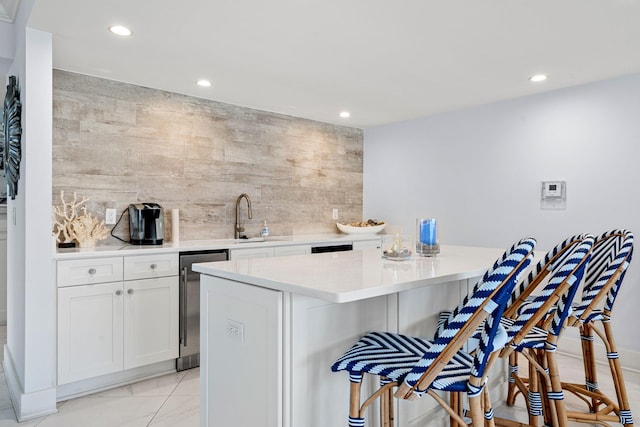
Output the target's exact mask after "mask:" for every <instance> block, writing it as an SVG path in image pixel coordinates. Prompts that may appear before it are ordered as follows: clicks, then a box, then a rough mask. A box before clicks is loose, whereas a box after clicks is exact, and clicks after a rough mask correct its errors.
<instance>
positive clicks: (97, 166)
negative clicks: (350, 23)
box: [53, 70, 363, 243]
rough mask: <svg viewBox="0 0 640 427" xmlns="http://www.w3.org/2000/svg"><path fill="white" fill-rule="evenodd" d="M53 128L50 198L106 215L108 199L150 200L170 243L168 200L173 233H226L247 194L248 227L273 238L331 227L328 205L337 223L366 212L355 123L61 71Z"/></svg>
mask: <svg viewBox="0 0 640 427" xmlns="http://www.w3.org/2000/svg"><path fill="white" fill-rule="evenodd" d="M53 126H54V129H53V202H54V204H59V200H60V191H62V190H64V191H65V194H66V195H67V197H70V196H71V195H72V193H73V192H76V193H77V194H78V197H80V196H83V197H89V198H90V199H91V200H90V202H89V203H88V209H89V211H90V212H92V213H93V214H94V215H98V216H99V217H101V218H104V212H105V209H106V208H108V207H113V208H116V209H118V215H119V214H120V212H122V211H123V210H125V209H126V207H127V206H128V204H129V203H134V202H140V201H144V202H157V203H160V204H161V205H162V206H163V207H164V209H165V213H166V228H167V239H168V240H169V239H170V238H171V236H170V229H171V227H170V222H171V218H170V214H169V212H170V210H171V209H174V208H178V209H179V210H180V239H181V240H191V239H213V238H229V237H232V236H233V224H234V222H235V201H236V198H237V197H238V195H240V194H241V193H247V194H248V195H249V196H250V197H251V200H252V207H253V219H252V220H251V221H248V222H247V224H246V229H247V232H248V234H249V235H257V234H258V233H259V231H260V229H261V228H262V222H263V221H264V220H267V221H268V224H269V227H270V229H271V232H272V234H274V235H284V234H292V233H293V234H307V233H328V232H335V231H336V228H335V220H333V219H332V215H331V214H332V209H333V208H338V209H339V212H340V219H341V220H344V221H349V220H357V219H359V218H360V217H361V215H362V170H363V169H362V164H363V162H362V160H363V159H362V155H363V133H362V130H360V129H355V128H350V127H345V126H336V125H332V124H327V123H321V122H316V121H312V120H306V119H302V118H297V117H291V116H285V115H281V114H276V113H270V112H265V111H259V110H254V109H249V108H244V107H238V106H234V105H229V104H224V103H220V102H214V101H209V100H204V99H200V98H194V97H189V96H185V95H180V94H176V93H169V92H164V91H160V90H155V89H149V88H144V87H139V86H134V85H130V84H125V83H120V82H116V81H111V80H105V79H100V78H95V77H90V76H86V75H80V74H74V73H70V72H65V71H59V70H54V72H53ZM241 215H242V216H246V207H245V205H242V211H241ZM126 218H127V216H126V215H125V217H124V219H123V221H122V223H121V224H120V225H118V227H117V228H116V231H115V233H116V234H117V235H120V236H122V237H125V236H128V225H127V224H126ZM114 241H115V240H114V239H113V238H112V237H109V239H108V240H106V241H104V242H103V243H113V242H114Z"/></svg>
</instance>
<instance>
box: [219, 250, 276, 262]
mask: <svg viewBox="0 0 640 427" xmlns="http://www.w3.org/2000/svg"><path fill="white" fill-rule="evenodd" d="M270 256H273V248H245V249H231V250H230V251H229V258H230V259H233V260H236V259H251V258H267V257H270Z"/></svg>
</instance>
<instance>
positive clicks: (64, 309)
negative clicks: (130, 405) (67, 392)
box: [58, 282, 123, 384]
mask: <svg viewBox="0 0 640 427" xmlns="http://www.w3.org/2000/svg"><path fill="white" fill-rule="evenodd" d="M122 310H123V293H122V282H116V283H103V284H96V285H87V286H72V287H67V288H59V289H58V384H65V383H69V382H73V381H78V380H82V379H86V378H91V377H96V376H98V375H104V374H108V373H112V372H117V371H120V370H122V366H123V360H122V331H123V329H122Z"/></svg>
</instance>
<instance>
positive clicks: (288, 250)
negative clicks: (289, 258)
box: [273, 245, 311, 256]
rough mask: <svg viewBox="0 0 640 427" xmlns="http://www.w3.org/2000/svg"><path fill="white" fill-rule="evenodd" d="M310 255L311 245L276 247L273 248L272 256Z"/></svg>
mask: <svg viewBox="0 0 640 427" xmlns="http://www.w3.org/2000/svg"><path fill="white" fill-rule="evenodd" d="M310 253H311V245H293V246H276V247H274V248H273V255H274V256H285V255H304V254H310Z"/></svg>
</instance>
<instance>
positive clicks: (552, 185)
mask: <svg viewBox="0 0 640 427" xmlns="http://www.w3.org/2000/svg"><path fill="white" fill-rule="evenodd" d="M540 207H541V208H542V209H565V208H566V207H567V183H566V182H565V181H543V182H542V197H541V200H540Z"/></svg>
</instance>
